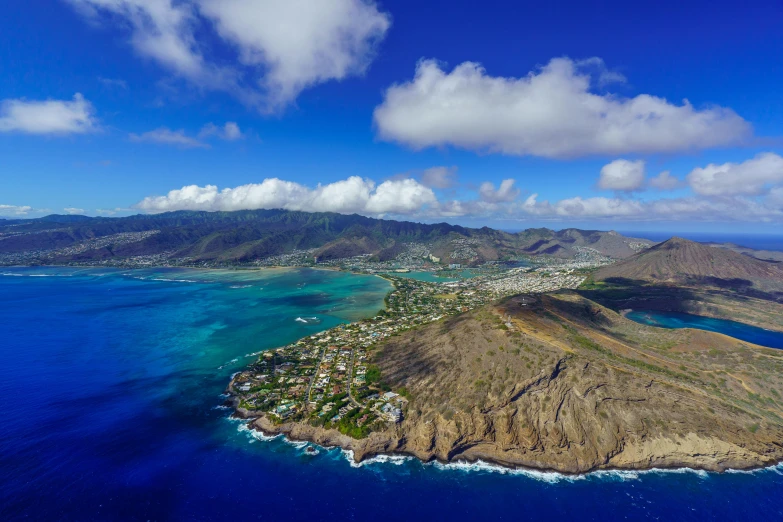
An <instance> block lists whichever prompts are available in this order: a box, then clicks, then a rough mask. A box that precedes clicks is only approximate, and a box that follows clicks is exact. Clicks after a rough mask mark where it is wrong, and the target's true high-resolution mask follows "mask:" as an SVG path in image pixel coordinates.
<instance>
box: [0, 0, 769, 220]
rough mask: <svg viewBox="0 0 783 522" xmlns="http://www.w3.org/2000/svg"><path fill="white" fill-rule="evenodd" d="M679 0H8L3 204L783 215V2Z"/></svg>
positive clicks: (581, 215)
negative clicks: (684, 0) (684, 1)
mask: <svg viewBox="0 0 783 522" xmlns="http://www.w3.org/2000/svg"><path fill="white" fill-rule="evenodd" d="M544 4H546V5H544ZM588 4H593V5H588ZM681 4H682V2H668V1H664V2H660V1H659V2H601V3H599V4H598V5H595V4H594V3H584V2H547V3H543V2H511V1H496V0H487V1H484V2H481V3H479V4H477V3H475V2H467V1H465V2H463V1H458V0H455V1H453V2H451V3H449V4H448V8H446V7H444V6H445V4H443V3H441V2H423V1H421V0H419V1H417V2H413V1H408V0H396V1H394V2H390V1H384V2H371V1H369V0H323V1H321V2H318V3H317V4H314V3H313V2H312V0H309V1H304V0H286V1H275V0H256V1H254V0H225V1H217V0H182V1H173V0H48V1H44V0H30V1H26V2H22V1H11V2H5V3H4V4H3V7H2V8H0V9H1V10H2V11H3V16H2V17H0V44H1V45H0V80H1V82H0V217H11V218H13V217H25V216H27V217H34V216H38V215H43V214H46V213H65V212H72V213H86V214H89V215H96V214H104V215H127V214H130V213H138V212H160V211H165V210H173V209H182V208H193V209H204V210H233V209H238V208H264V207H284V208H292V209H303V210H334V211H339V212H359V213H362V214H367V215H373V216H387V217H396V218H405V219H414V220H420V221H443V220H446V221H450V222H455V223H463V224H469V225H484V224H487V225H490V226H498V227H504V228H525V227H528V226H540V225H545V226H550V227H554V228H561V227H566V226H582V227H595V228H617V229H632V230H726V231H743V230H747V229H748V227H749V226H751V227H752V228H753V230H756V231H760V232H763V231H775V230H777V229H778V228H779V227H780V222H781V221H782V220H783V158H781V156H783V141H782V140H781V136H783V128H781V127H783V97H781V95H780V85H783V60H781V56H783V38H781V36H780V27H783V4H781V3H780V2H777V1H769V2H754V3H752V4H751V5H742V6H740V5H739V4H737V3H736V2H731V3H730V2H725V3H720V2H718V3H716V2H710V3H706V2H705V3H700V2H688V3H687V4H688V5H687V6H683V5H681ZM684 100H687V102H684ZM686 103H687V105H686ZM662 172H667V174H664V175H663V176H661V173H662ZM265 180H266V181H265ZM183 187H188V188H186V189H183ZM213 187H215V188H213ZM224 190H226V191H225V192H224ZM172 191H174V192H172ZM66 209H67V210H66Z"/></svg>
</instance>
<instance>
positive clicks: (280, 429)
mask: <svg viewBox="0 0 783 522" xmlns="http://www.w3.org/2000/svg"><path fill="white" fill-rule="evenodd" d="M50 266H51V265H50ZM72 268H97V267H72ZM150 268H177V269H183V268H184V269H186V270H200V271H220V270H231V269H220V268H190V267H150ZM267 268H272V269H273V270H279V269H287V270H293V269H296V268H312V269H316V270H318V269H320V270H331V271H340V272H345V273H351V274H361V275H375V276H377V277H380V278H381V279H384V280H388V279H387V278H386V277H384V275H383V274H362V273H356V272H352V271H348V270H341V269H339V268H334V267H322V268H317V267H258V268H252V269H246V270H263V269H267ZM139 269H142V268H139ZM118 270H119V269H118ZM124 270H134V269H124ZM384 308H385V306H384ZM625 311H626V310H623V312H625ZM229 393H231V394H232V399H235V398H236V396H235V395H234V394H233V392H232V391H231V390H229ZM232 406H233V408H234V411H235V414H237V415H238V416H239V417H241V418H245V419H246V420H248V421H249V422H248V424H249V427H250V429H253V430H256V431H258V432H260V433H262V434H264V435H267V436H270V435H281V434H282V435H283V436H285V437H287V438H288V439H290V440H294V441H302V442H312V443H315V444H319V445H324V446H327V447H328V446H336V447H340V448H342V449H343V450H345V451H351V452H353V459H354V462H355V463H361V462H364V461H366V460H369V459H372V458H374V457H376V456H395V455H397V456H406V457H413V458H417V459H419V460H421V461H422V462H433V461H437V462H441V463H442V464H454V463H458V462H468V463H476V462H487V463H490V464H492V465H496V466H500V467H503V468H506V469H510V470H517V469H527V470H531V471H538V472H556V473H561V474H564V475H583V474H588V473H591V472H595V471H600V470H619V471H640V470H654V469H676V468H688V469H693V470H703V471H710V472H725V471H731V470H739V471H752V470H756V469H764V468H767V467H771V466H775V465H777V464H778V463H780V462H781V461H780V460H778V461H776V462H768V463H760V462H758V461H744V462H742V461H738V462H733V463H732V464H733V465H732V466H726V467H723V466H704V465H698V464H694V463H693V462H690V461H688V459H684V460H672V461H671V462H667V463H666V465H665V466H655V465H649V466H645V465H643V464H641V465H636V464H633V465H630V466H627V467H625V466H623V467H615V466H600V467H592V468H589V469H585V470H580V471H576V472H575V471H571V470H569V469H563V468H557V467H551V466H546V465H543V466H539V465H536V462H532V461H531V462H527V463H520V462H519V461H515V462H512V461H505V460H502V459H497V458H493V457H492V456H491V455H486V454H484V455H475V454H468V455H467V456H465V455H464V454H463V453H460V454H458V455H457V457H458V458H456V459H453V460H452V459H445V460H444V459H441V458H439V457H438V456H437V455H435V453H434V452H429V453H422V452H417V451H410V450H406V449H405V448H404V447H401V444H400V440H399V437H395V436H394V434H393V433H392V432H391V431H383V432H375V433H373V434H371V436H369V437H368V438H367V439H353V438H351V437H349V436H346V435H343V434H341V433H340V432H338V431H337V430H333V429H332V430H324V429H322V428H315V427H312V426H309V425H307V424H304V423H287V424H282V425H279V426H278V425H274V424H272V423H271V422H269V421H268V420H267V419H266V418H265V417H264V416H263V415H249V414H248V413H247V412H244V413H243V412H241V411H240V409H239V408H238V403H237V402H236V401H232Z"/></svg>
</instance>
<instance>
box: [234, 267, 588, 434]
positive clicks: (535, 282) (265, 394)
mask: <svg viewBox="0 0 783 522" xmlns="http://www.w3.org/2000/svg"><path fill="white" fill-rule="evenodd" d="M384 277H385V278H386V279H388V280H389V281H390V282H391V283H392V284H393V286H394V289H393V290H392V291H391V292H390V293H389V295H388V296H387V297H386V309H385V310H383V311H381V312H379V313H378V315H376V316H375V317H373V318H370V319H366V320H363V321H358V322H354V323H350V324H346V325H341V326H338V327H335V328H332V329H330V330H326V331H324V332H320V333H318V334H315V335H311V336H309V337H306V338H304V339H301V340H299V341H298V342H296V343H293V344H291V345H288V346H285V347H282V348H277V349H275V350H269V351H265V352H263V353H262V354H261V355H260V357H259V358H258V360H257V361H256V362H255V363H253V364H251V365H250V367H249V368H248V369H247V370H246V371H243V372H241V373H238V374H237V375H235V376H234V378H233V379H232V381H231V383H230V385H229V390H230V391H231V392H232V393H233V394H234V395H235V400H236V406H237V408H238V409H239V410H240V412H241V413H242V414H243V415H244V416H259V415H264V416H266V417H267V418H268V419H269V420H271V421H272V422H274V423H278V424H279V423H284V422H307V423H310V424H311V425H314V426H320V427H325V428H334V429H337V430H339V431H340V432H341V433H344V434H346V435H349V436H351V437H354V438H363V437H366V436H367V435H368V434H369V433H371V432H372V431H375V430H382V429H386V428H387V427H388V426H389V425H393V424H394V423H398V422H401V421H402V419H403V417H404V415H405V408H406V405H407V402H408V398H407V390H405V389H397V390H391V389H390V388H389V387H388V386H387V385H385V384H384V383H383V382H382V379H381V375H380V371H379V369H378V367H376V366H374V365H373V364H372V354H373V350H374V349H375V347H376V345H377V344H378V343H379V342H380V341H383V340H384V339H387V338H388V337H390V336H393V335H397V334H399V333H401V332H404V331H406V330H410V329H413V328H416V327H418V326H421V325H423V324H428V323H432V322H435V321H438V320H441V319H444V318H446V317H449V316H453V315H456V314H459V313H463V312H467V311H470V310H473V309H475V308H477V307H480V306H482V305H485V304H488V303H490V302H492V301H494V300H496V299H498V298H502V297H504V296H508V295H513V294H517V293H521V292H527V293H541V292H550V291H554V290H557V289H560V288H576V287H577V286H578V285H579V284H581V283H582V282H583V281H584V279H585V273H584V272H583V271H580V268H578V267H575V266H561V267H558V269H555V270H553V269H550V268H546V267H539V268H517V269H511V270H507V271H505V272H503V273H502V274H497V275H491V276H478V277H474V278H471V279H463V280H459V281H453V282H447V283H431V282H425V281H419V280H415V279H410V278H405V277H400V276H396V275H385V276H384Z"/></svg>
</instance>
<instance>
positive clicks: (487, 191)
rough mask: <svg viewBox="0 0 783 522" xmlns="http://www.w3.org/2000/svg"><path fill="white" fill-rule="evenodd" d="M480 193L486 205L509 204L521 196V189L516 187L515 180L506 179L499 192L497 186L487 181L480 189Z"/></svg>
mask: <svg viewBox="0 0 783 522" xmlns="http://www.w3.org/2000/svg"><path fill="white" fill-rule="evenodd" d="M478 192H479V197H480V198H481V201H484V202H486V203H507V202H509V201H513V200H515V199H516V198H517V196H519V189H518V188H515V187H514V180H513V179H504V180H503V181H502V182H501V183H500V187H498V189H497V190H495V185H493V184H492V183H491V182H489V181H485V182H484V183H482V184H481V186H480V187H479V190H478Z"/></svg>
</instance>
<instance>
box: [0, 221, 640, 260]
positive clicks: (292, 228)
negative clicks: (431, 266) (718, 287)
mask: <svg viewBox="0 0 783 522" xmlns="http://www.w3.org/2000/svg"><path fill="white" fill-rule="evenodd" d="M113 238H116V241H115V240H114V239H113ZM0 239H1V240H0V255H2V254H14V253H22V252H36V251H49V252H50V251H52V250H57V252H58V254H57V256H58V257H57V259H56V261H58V262H71V261H80V262H83V261H84V262H89V261H95V260H100V259H110V258H127V257H134V256H148V255H162V256H164V257H167V258H177V259H181V258H188V259H190V260H192V261H197V262H201V261H203V262H210V263H246V262H252V261H254V260H258V259H263V258H266V257H269V256H274V255H281V254H289V253H291V252H294V251H297V250H314V255H315V256H317V257H318V258H319V259H320V260H329V259H338V258H346V257H354V256H359V255H368V256H372V257H373V258H374V259H378V260H390V259H394V258H396V257H397V256H398V255H400V254H401V253H404V252H405V251H406V250H408V249H410V247H411V246H412V245H418V246H419V247H420V248H418V250H417V252H419V254H421V253H422V252H427V253H429V254H432V256H433V257H435V258H438V259H440V260H441V262H443V263H461V264H466V265H476V264H481V263H485V262H487V261H495V260H503V259H509V258H515V257H519V256H521V255H551V256H555V257H563V258H569V257H573V256H574V255H576V254H577V253H578V252H579V251H580V248H582V247H585V248H588V249H590V251H591V252H594V253H598V254H601V255H604V256H610V257H613V258H624V257H627V256H629V255H632V254H633V253H634V252H635V251H638V250H639V249H642V248H647V247H648V246H650V245H652V244H653V243H652V242H651V241H647V240H643V239H634V238H626V237H624V236H622V235H620V234H618V233H616V232H599V231H593V230H591V231H583V230H577V229H568V230H563V231H559V232H555V231H553V230H549V229H546V228H543V229H530V230H526V231H523V232H520V233H517V234H512V233H508V232H503V231H499V230H494V229H491V228H487V227H484V228H480V229H474V228H465V227H461V226H458V225H450V224H447V223H437V224H422V223H413V222H407V221H393V220H384V219H373V218H368V217H364V216H359V215H343V214H334V213H323V212H321V213H308V212H292V211H286V210H243V211H236V212H191V211H178V212H169V213H164V214H155V215H136V216H130V217H122V218H106V217H94V218H93V217H87V216H70V215H69V216H62V215H51V216H46V217H45V218H40V219H30V220H21V221H15V222H14V224H13V226H3V225H2V224H0ZM85 245H86V246H85Z"/></svg>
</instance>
